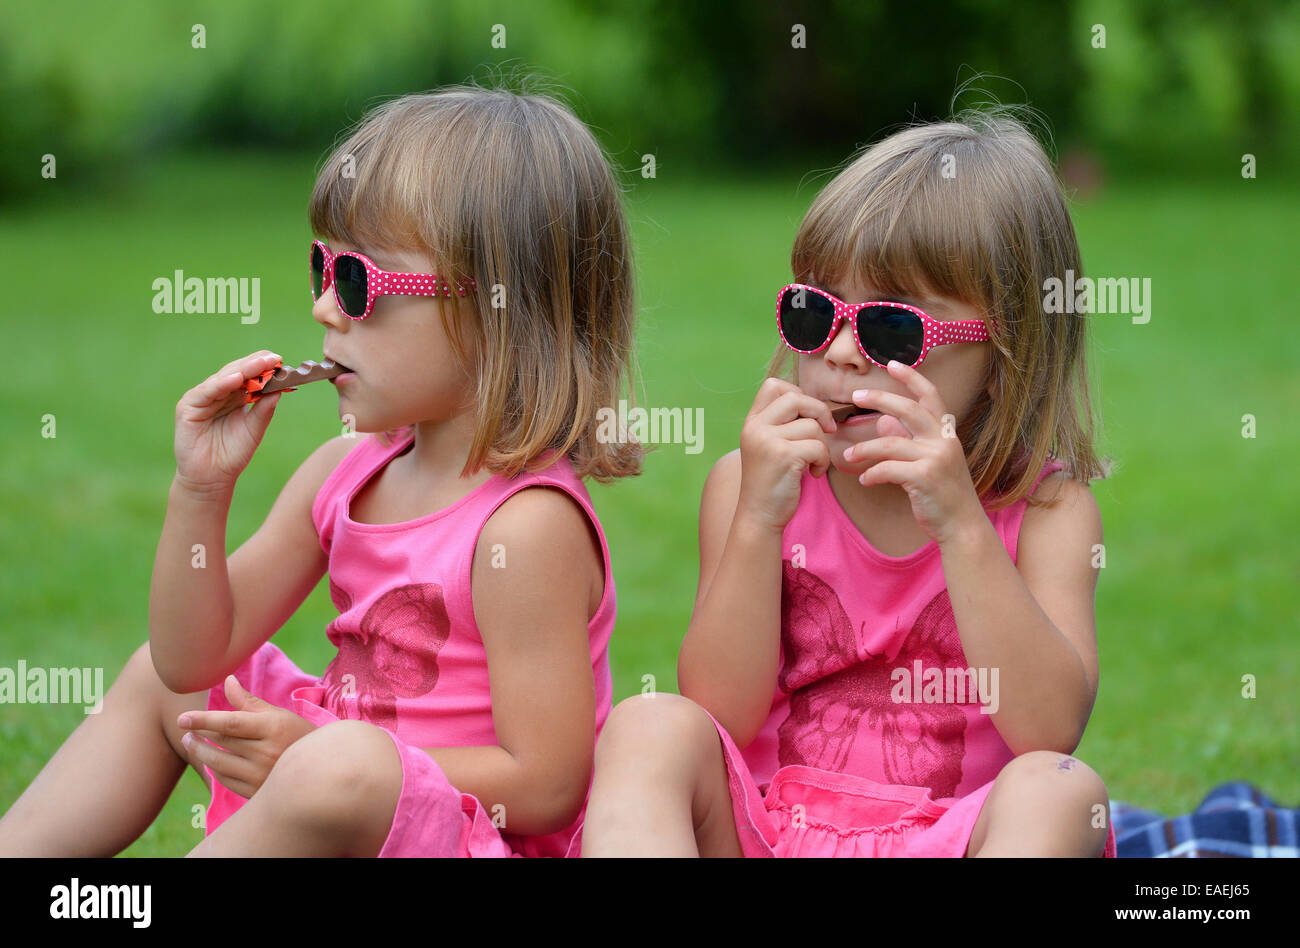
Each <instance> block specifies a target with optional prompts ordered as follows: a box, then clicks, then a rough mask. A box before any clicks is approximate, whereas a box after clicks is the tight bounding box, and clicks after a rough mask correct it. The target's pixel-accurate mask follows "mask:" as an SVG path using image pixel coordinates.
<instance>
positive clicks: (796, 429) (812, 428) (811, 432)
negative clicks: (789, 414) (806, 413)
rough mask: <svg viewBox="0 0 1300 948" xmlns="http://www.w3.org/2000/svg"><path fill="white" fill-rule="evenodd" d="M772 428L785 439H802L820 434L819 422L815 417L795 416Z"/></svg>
mask: <svg viewBox="0 0 1300 948" xmlns="http://www.w3.org/2000/svg"><path fill="white" fill-rule="evenodd" d="M772 430H773V431H775V432H776V433H777V434H778V435H780V436H781V437H782V438H784V439H785V440H787V441H804V440H807V439H809V438H816V437H817V436H818V435H820V434H822V426H821V423H820V422H818V421H817V419H816V418H796V419H795V420H794V421H787V422H786V423H785V424H783V425H777V426H775V427H774V428H773V429H772Z"/></svg>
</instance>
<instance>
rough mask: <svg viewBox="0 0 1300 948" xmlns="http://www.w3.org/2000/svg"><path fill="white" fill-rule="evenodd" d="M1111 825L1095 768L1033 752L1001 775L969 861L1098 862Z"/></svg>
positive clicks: (1063, 756)
mask: <svg viewBox="0 0 1300 948" xmlns="http://www.w3.org/2000/svg"><path fill="white" fill-rule="evenodd" d="M1098 807H1101V809H1100V810H1098ZM1098 824H1100V825H1098ZM1109 825H1110V798H1109V794H1108V793H1107V791H1106V785H1105V784H1104V783H1102V780H1101V778H1100V777H1099V776H1097V774H1096V773H1095V772H1094V771H1093V769H1092V768H1091V767H1089V766H1088V765H1087V764H1085V763H1083V762H1082V761H1081V760H1078V759H1077V758H1075V757H1071V756H1069V755H1068V754H1059V753H1056V752H1054V751H1033V752H1031V753H1028V754H1021V755H1020V756H1019V757H1017V758H1015V759H1014V760H1012V761H1011V762H1010V763H1009V764H1007V765H1006V766H1005V767H1003V768H1002V772H1001V773H1000V774H998V776H997V779H996V780H995V781H994V782H993V789H992V790H990V791H989V795H988V798H987V799H986V800H985V801H984V807H983V809H982V810H981V811H980V815H979V819H978V820H976V821H975V827H974V829H973V830H972V831H971V838H970V844H969V846H968V847H967V849H966V855H968V856H1100V855H1101V854H1102V852H1103V850H1105V848H1106V838H1107V829H1108V827H1109Z"/></svg>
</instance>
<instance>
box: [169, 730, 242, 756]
mask: <svg viewBox="0 0 1300 948" xmlns="http://www.w3.org/2000/svg"><path fill="white" fill-rule="evenodd" d="M186 733H188V734H193V735H195V736H196V737H203V738H206V739H207V740H209V741H211V742H212V743H213V744H216V745H217V746H219V747H222V748H224V749H226V750H227V751H229V752H230V753H232V754H234V755H235V756H236V757H240V758H243V759H245V760H246V759H247V758H248V755H249V754H250V753H251V752H252V750H253V748H254V747H256V746H257V744H259V743H260V740H258V739H254V740H244V738H242V737H231V736H230V735H229V734H222V733H221V732H220V731H205V730H200V729H199V728H195V729H194V730H192V731H187V732H186ZM191 740H193V738H191Z"/></svg>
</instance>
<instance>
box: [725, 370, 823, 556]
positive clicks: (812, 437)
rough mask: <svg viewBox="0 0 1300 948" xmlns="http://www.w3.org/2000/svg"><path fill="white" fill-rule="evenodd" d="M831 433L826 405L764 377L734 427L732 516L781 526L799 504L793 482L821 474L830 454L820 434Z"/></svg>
mask: <svg viewBox="0 0 1300 948" xmlns="http://www.w3.org/2000/svg"><path fill="white" fill-rule="evenodd" d="M834 433H835V422H834V421H833V420H832V419H831V412H830V409H829V408H827V407H826V403H825V402H823V401H821V400H820V399H817V398H813V397H812V396H811V395H806V394H804V392H803V391H802V390H801V389H800V388H799V387H798V386H797V385H794V384H792V383H790V382H787V381H785V380H784V379H778V378H770V379H767V380H766V381H765V382H764V383H763V384H762V386H761V387H760V388H759V390H758V395H757V396H756V397H755V398H754V406H753V408H751V409H750V412H749V415H748V416H747V417H746V418H745V424H744V427H743V428H741V431H740V496H739V498H738V500H737V502H736V516H737V517H740V516H742V515H743V516H747V517H750V518H751V519H752V520H753V521H754V522H756V523H758V524H759V525H761V526H765V527H770V528H771V529H773V530H782V529H784V528H785V525H786V524H787V523H789V522H790V518H792V517H793V516H794V512H795V508H797V507H798V506H799V483H800V481H801V479H802V478H803V472H804V471H805V470H809V469H811V471H812V475H813V477H821V476H822V475H823V474H825V473H826V470H827V468H829V467H830V463H831V456H830V452H829V451H828V450H827V448H826V440H825V437H824V436H823V435H827V434H834Z"/></svg>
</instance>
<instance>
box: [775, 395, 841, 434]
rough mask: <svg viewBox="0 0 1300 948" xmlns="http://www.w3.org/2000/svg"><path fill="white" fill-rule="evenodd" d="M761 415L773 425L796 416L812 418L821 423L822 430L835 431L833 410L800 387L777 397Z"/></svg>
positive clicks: (828, 432)
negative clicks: (832, 416)
mask: <svg viewBox="0 0 1300 948" xmlns="http://www.w3.org/2000/svg"><path fill="white" fill-rule="evenodd" d="M759 417H760V420H762V421H764V422H765V423H767V424H769V425H772V426H773V427H775V426H777V425H781V424H784V423H785V422H788V421H793V420H794V419H796V418H812V419H815V420H816V421H817V422H818V424H820V425H821V429H822V431H824V432H826V433H827V434H834V433H835V420H834V419H833V418H831V410H830V409H829V408H827V407H826V403H825V402H824V401H822V400H821V399H819V398H813V397H812V396H811V395H805V394H804V393H803V392H801V391H799V390H798V389H795V390H793V391H790V392H786V393H785V394H784V395H782V396H780V397H779V398H777V399H776V400H775V401H773V402H772V403H771V404H770V405H768V406H767V408H765V409H763V411H762V412H761V413H760V416H759Z"/></svg>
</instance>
